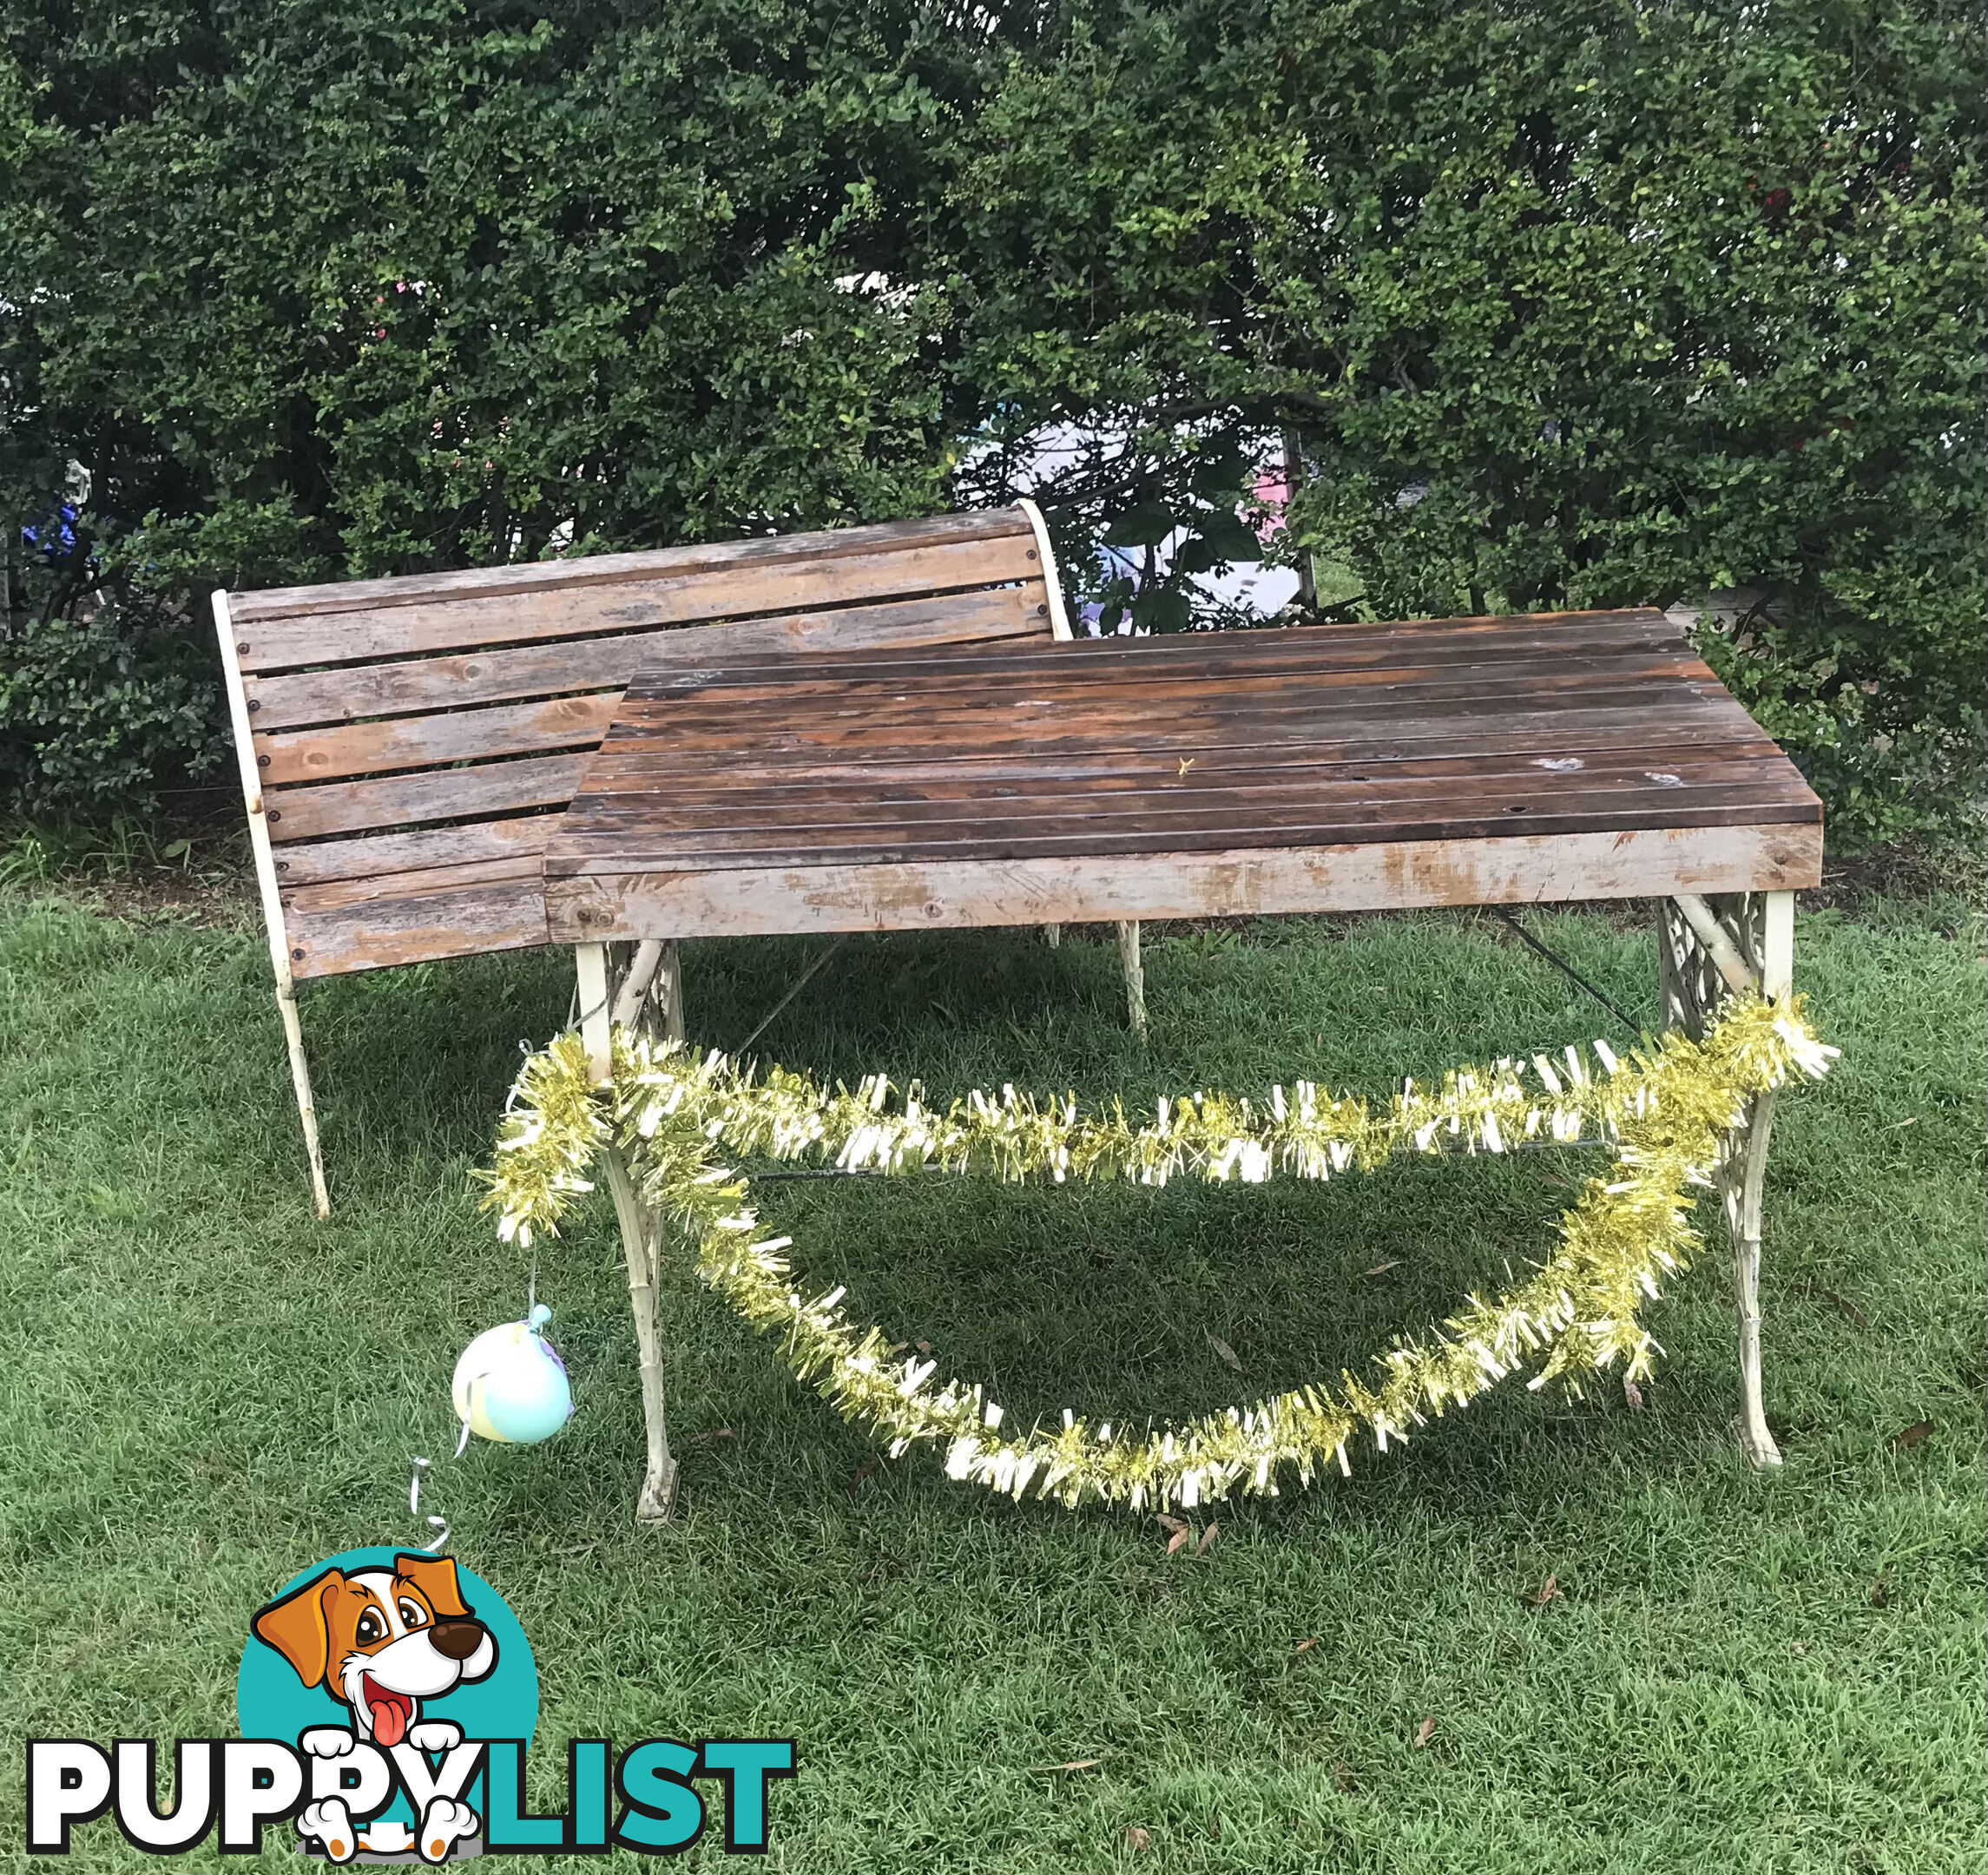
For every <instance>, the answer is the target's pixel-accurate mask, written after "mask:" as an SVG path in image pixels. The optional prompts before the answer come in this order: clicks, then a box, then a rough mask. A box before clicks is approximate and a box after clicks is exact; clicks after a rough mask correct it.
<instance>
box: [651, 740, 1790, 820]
mask: <svg viewBox="0 0 1988 1875" xmlns="http://www.w3.org/2000/svg"><path fill="white" fill-rule="evenodd" d="M1639 727H1640V728H1642V730H1643V732H1644V733H1642V734H1635V733H1634V732H1635V731H1636V730H1637V729H1638V728H1639ZM1749 760H1751V761H1759V762H1763V763H1768V764H1774V765H1777V766H1776V769H1775V773H1776V775H1777V776H1778V775H1781V774H1783V773H1785V771H1784V770H1783V769H1782V768H1781V767H1780V766H1778V765H1780V764H1781V751H1780V750H1779V749H1778V748H1777V747H1775V746H1774V743H1772V742H1770V741H1769V740H1767V738H1766V737H1765V736H1758V737H1756V738H1755V740H1753V741H1751V742H1736V741H1733V740H1728V739H1727V738H1726V737H1724V736H1723V735H1721V736H1720V737H1718V738H1716V739H1706V740H1700V741H1698V742H1695V743H1693V742H1667V741H1665V740H1662V737H1661V736H1660V735H1658V734H1656V733H1654V731H1651V730H1650V729H1649V727H1648V726H1642V725H1637V724H1635V723H1630V724H1629V725H1627V726H1626V730H1625V734H1624V735H1623V740H1620V741H1613V742H1609V743H1604V744H1600V745H1598V746H1596V747H1592V748H1589V749H1586V750H1584V751H1582V752H1580V753H1576V754H1573V755H1571V756H1570V755H1566V754H1558V753H1557V754H1554V755H1551V756H1541V755H1537V754H1534V753H1530V752H1529V751H1527V750H1526V749H1524V748H1514V749H1509V750H1494V751H1491V752H1490V753H1472V754H1467V755H1459V754H1450V753H1431V752H1430V750H1429V748H1428V747H1427V746H1426V745H1422V744H1416V743H1404V742H1391V743H1383V744H1376V745H1373V748H1372V751H1371V756H1370V759H1368V760H1330V759H1325V760H1314V759H1313V750H1312V749H1311V748H1308V747H1305V746H1303V745H1287V746H1285V747H1279V748H1276V749H1274V750H1271V751H1268V752H1258V751H1245V750H1236V749H1228V750H1222V751H1219V752H1217V753H1215V755H1213V756H1211V757H1210V758H1209V760H1207V761H1205V762H1202V761H1196V762H1195V763H1193V764H1191V765H1190V766H1188V767H1187V768H1186V770H1185V771H1184V772H1183V771H1182V766H1181V765H1180V764H1179V763H1178V762H1175V761H1170V760H1165V759H1163V758H1162V759H1157V760H1155V759H1153V758H1150V757H1142V756H1138V755H1133V756H1124V757H1116V756H1110V755H1100V756H1096V757H1089V758H1083V759H1076V760H1070V761H1067V762H1042V761H1037V762H1031V761H1030V760H1028V759H1027V758H1026V757H1025V756H1024V757H1021V758H1011V757H1010V758H998V757H997V758H991V759H990V760H987V761H984V762H978V761H971V760H963V761H957V762H948V763H947V764H945V766H944V767H943V768H941V767H938V766H935V765H933V764H931V763H930V762H903V761H896V762H868V761H866V762H864V763H863V764H862V765H861V766H859V767H852V766H848V765H841V766H830V767H820V768H814V769H811V770H806V771H795V770H793V769H788V768H785V767H780V768H761V767H760V766H757V765H756V764H754V762H752V761H751V760H741V761H740V762H739V763H737V764H735V765H733V766H720V765H718V764H716V763H711V764H707V765H702V766H700V768H699V769H698V770H697V771H696V772H694V773H684V774H682V775H680V776H678V777H676V778H675V779H674V780H672V781H671V782H670V783H669V785H668V788H667V790H665V789H663V788H661V787H659V788H658V789H656V790H655V793H654V795H653V796H652V795H648V794H643V793H640V791H639V790H637V789H635V788H634V787H632V786H622V787H621V788H617V789H616V790H615V793H616V795H617V797H619V798H622V799H628V800H629V801H630V802H631V803H633V802H634V801H635V800H636V799H640V800H641V801H642V812H643V813H644V815H645V816H647V817H650V818H653V819H655V820H656V821H657V822H658V824H660V823H661V822H662V820H663V819H666V818H673V817H674V816H675V815H676V814H677V813H679V812H681V813H683V814H686V815H690V816H694V817H696V818H697V819H698V821H699V823H700V824H717V822H718V820H719V819H720V818H721V817H722V816H725V815H728V814H733V813H752V814H754V815H758V816H761V817H763V816H764V815H766V814H767V812H768V811H769V810H772V809H778V808H784V807H787V806H793V807H794V808H797V809H800V810H802V811H805V812H810V813H812V812H826V811H827V810H829V809H831V808H834V807H838V806H845V805H846V806H864V805H865V804H867V803H871V802H886V803H887V802H892V801H982V802H989V803H993V802H999V801H1003V800H1005V801H1009V802H1012V803H1021V804H1030V803H1036V802H1041V803H1043V804H1046V806H1048V807H1049V808H1050V810H1052V811H1061V810H1063V809H1064V808H1066V807H1068V806H1070V804H1072V803H1073V802H1076V803H1082V802H1090V803H1096V804H1097V805H1099V806H1103V807H1107V808H1108V807H1109V806H1111V805H1112V804H1113V803H1114V802H1115V801H1117V800H1120V799H1125V798H1129V797H1134V796H1143V795H1160V796H1167V797H1170V796H1177V795H1193V796H1198V795H1201V794H1203V793H1208V794H1215V793H1229V792H1231V791H1237V790H1255V789H1261V788H1266V787H1279V786H1281V787H1292V786H1300V785H1304V784H1307V783H1308V782H1310V781H1312V780H1320V781H1324V782H1333V781H1353V782H1359V783H1363V784H1371V785H1372V786H1373V791H1374V792H1375V793H1376V794H1381V793H1386V792H1387V790H1388V789H1389V788H1391V787H1392V785H1393V783H1394V782H1395V781H1396V780H1398V779H1402V778H1408V779H1415V778H1423V777H1435V776H1445V775H1446V776H1452V777H1456V778H1459V779H1462V780H1466V781H1467V780H1470V779H1471V777H1473V776H1476V775H1478V774H1480V773H1488V774H1499V773H1505V772H1507V771H1515V770H1520V769H1531V770H1535V771H1537V770H1538V769H1540V768H1543V767H1544V766H1545V765H1546V764H1547V763H1548V762H1553V763H1555V764H1557V765H1559V766H1560V768H1561V772H1563V773H1564V772H1568V771H1567V770H1566V768H1565V766H1564V765H1566V764H1567V763H1569V762H1570V761H1571V762H1573V763H1575V764H1577V767H1576V768H1575V769H1574V770H1573V771H1572V772H1573V773H1587V774H1590V775H1594V774H1599V773H1610V772H1613V771H1614V770H1615V769H1616V768H1620V767H1624V766H1626V767H1629V768H1631V769H1640V770H1641V771H1642V772H1645V773H1647V772H1649V771H1650V770H1656V771H1657V772H1660V773H1664V772H1669V770H1670V769H1672V768H1673V767H1674V766H1675V765H1677V764H1678V763H1688V762H1706V761H1722V762H1723V761H1730V762H1743V761H1749ZM1789 785H1790V786H1793V785H1794V784H1792V783H1791V784H1789ZM1031 811H1032V810H1031Z"/></svg>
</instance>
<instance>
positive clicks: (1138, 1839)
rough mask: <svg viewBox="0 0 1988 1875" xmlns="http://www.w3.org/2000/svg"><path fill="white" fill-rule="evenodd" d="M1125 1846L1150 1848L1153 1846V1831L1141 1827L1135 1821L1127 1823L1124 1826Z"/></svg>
mask: <svg viewBox="0 0 1988 1875" xmlns="http://www.w3.org/2000/svg"><path fill="white" fill-rule="evenodd" d="M1125 1846H1126V1847H1127V1848H1129V1849H1150V1848H1151V1847H1152V1846H1153V1832H1151V1831H1150V1830H1145V1829H1141V1828H1140V1826H1138V1825H1137V1824H1136V1823H1128V1824H1127V1825H1126V1826H1125Z"/></svg>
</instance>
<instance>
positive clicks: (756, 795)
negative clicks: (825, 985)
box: [545, 611, 1822, 944]
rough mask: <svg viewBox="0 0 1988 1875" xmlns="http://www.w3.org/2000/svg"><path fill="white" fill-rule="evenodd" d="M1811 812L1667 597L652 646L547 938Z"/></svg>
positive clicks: (1556, 869) (1283, 896)
mask: <svg viewBox="0 0 1988 1875" xmlns="http://www.w3.org/2000/svg"><path fill="white" fill-rule="evenodd" d="M1821 821H1822V809H1821V805H1820V802H1819V801H1818V800H1817V799H1816V798H1815V796H1814V793H1811V791H1810V790H1809V788H1808V786H1807V783H1806V782H1804V781H1803V780H1802V778H1801V776H1800V773H1798V772H1797V770H1796V769H1795V767H1794V764H1793V763H1791V762H1790V761H1789V760H1787V757H1786V756H1785V755H1783V754H1782V753H1781V751H1780V750H1779V749H1778V748H1777V747H1775V746H1774V743H1773V742H1771V741H1770V740H1768V739H1767V735H1766V734H1765V733H1764V732H1763V731H1762V730H1761V729H1760V727H1758V726H1757V725H1756V724H1755V723H1754V721H1753V720H1752V718H1750V717H1749V716H1748V714H1747V713H1746V712H1745V711H1744V710H1743V709H1741V707H1740V706H1739V704H1737V703H1736V702H1735V701H1734V700H1733V699H1732V697H1731V696H1730V695H1729V694H1728V693H1727V692H1726V691H1725V689H1724V688H1723V687H1721V685H1720V683H1719V681H1718V680H1717V679H1716V678H1715V677H1714V676H1713V674H1712V673H1711V671H1710V670H1709V669H1708V668H1707V667H1706V666H1705V664H1704V663H1703V662H1702V661H1701V660H1700V659H1699V658H1698V657H1697V655H1695V653H1693V652H1692V651H1691V650H1690V649H1689V648H1688V646H1687V645H1686V644H1685V642H1684V641H1683V638H1682V635H1681V634H1680V632H1679V631H1678V629H1677V628H1676V627H1675V626H1674V625H1672V624H1671V623H1670V622H1669V620H1667V619H1666V618H1665V617H1664V615H1662V613H1661V612H1655V611H1636V612H1600V613H1570V614H1560V615H1534V616H1530V617H1520V618H1502V619H1483V618H1478V619H1452V620H1439V621H1428V622H1412V623H1408V624H1390V625H1351V626H1338V625H1326V626H1312V627H1304V628H1293V629H1289V630H1284V631H1259V632H1234V633H1221V634H1213V635H1185V636H1179V637H1169V638H1157V639H1138V640H1134V639H1123V638H1109V639H1103V640H1093V641H1083V640H1079V641H1076V642H1074V643H1067V644H1042V645H1036V644H1026V645H1017V646H1014V647H1010V646H1008V645H990V646H972V647H964V648H946V649H943V650H940V651H938V652H927V653H910V654H906V653H902V652H897V653H893V652H888V651H885V652H869V651H851V652H827V653H819V652H797V653H787V654H778V655H761V656H754V657H732V658H727V659H724V660H717V659H710V658H705V659H700V658H699V656H698V648H697V647H696V645H695V644H694V642H692V643H688V644H687V645H686V646H685V648H683V650H682V651H681V653H678V654H676V655H672V656H665V657H662V658H659V659H658V660H656V661H654V662H652V663H650V664H649V665H648V666H647V667H645V668H643V669H642V671H641V673H640V674H638V675H637V676H636V678H635V681H634V683H633V684H632V685H631V686H630V687H629V691H628V694H627V695H626V697H625V698H624V700H623V701H622V707H621V709H620V711H619V713H618V714H617V715H616V716H615V720H614V722H613V724H612V726H611V727H610V728H609V732H608V734H607V738H606V740H605V741H604V743H603V744H602V748H601V751H600V753H599V754H598V756H597V757H596V759H595V760H594V761H593V763H592V765H591V766H589V770H588V772H587V774H586V778H585V780H584V781H583V783H582V785H581V789H580V792H579V793H578V795H577V796H576V799H574V801H573V804H572V806H571V807H570V809H569V812H567V814H566V816H565V818H564V819H563V821H562V823H561V824H560V826H559V828H558V830H557V831H556V833H555V834H554V835H553V836H552V838H551V839H550V841H549V842H548V844H547V847H546V852H545V877H546V905H547V916H548V922H549V928H550V934H551V937H552V938H553V941H554V942H555V943H574V944H587V943H598V942H601V941H603V940H609V939H619V938H629V937H657V936H664V935H667V936H669V937H708V936H719V935H735V934H741V933H747V932H795V931H885V930H905V929H931V928H941V927H945V926H949V925H986V924H1069V923H1079V922H1083V921H1086V920H1097V919H1114V920H1116V919H1143V918H1193V917H1205V916H1210V915H1221V914H1232V913H1262V912H1285V911H1377V910H1384V909H1391V908H1399V907H1404V906H1413V905H1506V904H1513V903H1519V902H1524V901H1528V900H1538V899H1570V898H1626V897H1650V896H1666V897H1668V896H1669V895H1671V894H1674V893H1675V892H1680V891H1683V892H1690V893H1697V894H1703V893H1708V892H1718V893H1728V892H1752V891H1785V890H1788V889H1791V888H1795V887H1800V886H1804V885H1814V884H1816V883H1817V882H1818V880H1819V879H1820V865H1821V852H1822V825H1821Z"/></svg>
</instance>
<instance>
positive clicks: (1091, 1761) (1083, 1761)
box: [1029, 1758, 1104, 1772]
mask: <svg viewBox="0 0 1988 1875" xmlns="http://www.w3.org/2000/svg"><path fill="white" fill-rule="evenodd" d="M1103 1762H1104V1760H1103V1759H1102V1758H1073V1759H1071V1760H1070V1762H1069V1763H1068V1764H1060V1765H1030V1766H1029V1768H1030V1770H1031V1771H1041V1772H1051V1771H1095V1770H1096V1768H1097V1767H1098V1766H1100V1765H1101V1764H1103Z"/></svg>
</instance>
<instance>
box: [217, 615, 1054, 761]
mask: <svg viewBox="0 0 1988 1875" xmlns="http://www.w3.org/2000/svg"><path fill="white" fill-rule="evenodd" d="M1047 618H1048V611H1047V607H1046V605H1045V602H1043V599H1042V597H1041V595H1040V589H1039V588H1038V589H1030V588H1027V587H1022V586H997V587H993V588H991V589H987V590H985V591H981V592H968V593H955V594H951V595H947V596H946V597H945V598H941V599H900V600H892V601H888V602H885V603H882V604H879V605H859V606H847V607H842V608H838V609H833V610H828V611H816V612H788V613H783V614H780V615H777V616H774V617H772V618H758V619H753V620H750V621H747V622H745V623H742V624H734V625H700V626H694V627H690V628H685V627H682V626H673V627H669V628H666V629H664V630H661V631H648V632H625V633H620V634H617V635H614V636H611V637H602V638H582V639H562V640H559V641H556V642H554V643H551V644H547V645H527V646H523V647H522V648H517V649H513V650H492V651H476V652H471V653H470V654H468V655H464V656H458V657H431V658H413V659H408V660H405V661H400V662H396V663H383V664H374V665H349V666H344V667H340V668H335V669H332V670H316V671H299V672H295V673H293V674H286V675H278V676H264V677H251V678H248V679H247V680H246V688H247V694H248V700H249V708H250V713H251V716H252V719H253V722H254V724H255V727H256V729H257V731H258V732H259V733H267V732H269V731H273V730H278V729H287V728H295V727H301V726H303V725H305V724H307V723H332V722H341V721H342V722H352V721H357V720H360V719H362V718H365V717H371V716H389V715H396V714H411V713H414V712H418V711H426V710H432V709H452V708H461V707H464V706H467V705H471V704H477V703H501V702H508V701H512V700H514V699H518V698H524V697H533V696H552V695H556V694H560V693H562V692H565V691H579V690H592V689H609V688H617V689H618V688H620V687H623V686H625V685H626V684H627V683H628V681H629V679H630V678H631V677H632V676H634V674H635V672H636V671H638V670H639V669H641V668H642V667H643V666H644V665H645V664H647V663H649V662H651V661H654V660H655V659H658V658H660V657H665V656H668V655H675V654H677V653H679V652H681V654H682V655H685V656H690V655H695V656H696V657H698V658H700V659H703V658H717V659H720V660H723V659H727V658H731V657H736V656H739V655H744V654H745V653H747V651H749V650H751V649H753V648H757V647H760V646H763V645H767V644H776V643H777V644H779V645H781V646H782V647H784V648H786V649H788V650H790V651H798V652H820V651H822V650H826V649H828V648H853V647H858V646H872V645H910V644H967V643H975V642H978V641H984V640H987V639H993V638H1002V637H1008V636H1022V635H1028V636H1031V637H1034V636H1039V635H1042V634H1043V633H1044V632H1045V631H1046V629H1047V623H1046V622H1047ZM692 636H694V641H695V642H694V646H693V644H692V643H690V642H688V640H689V639H690V638H691V637H692Z"/></svg>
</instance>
